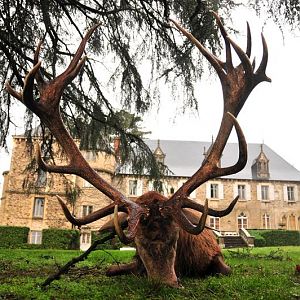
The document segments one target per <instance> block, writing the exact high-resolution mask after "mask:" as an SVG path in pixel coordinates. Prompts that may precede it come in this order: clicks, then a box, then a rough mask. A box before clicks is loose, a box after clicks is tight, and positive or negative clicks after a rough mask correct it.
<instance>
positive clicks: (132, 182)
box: [129, 179, 137, 196]
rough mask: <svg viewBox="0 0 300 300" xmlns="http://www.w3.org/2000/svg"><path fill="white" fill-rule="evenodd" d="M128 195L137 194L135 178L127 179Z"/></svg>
mask: <svg viewBox="0 0 300 300" xmlns="http://www.w3.org/2000/svg"><path fill="white" fill-rule="evenodd" d="M129 195H130V196H136V195H137V180H136V179H134V180H132V179H131V180H129Z"/></svg>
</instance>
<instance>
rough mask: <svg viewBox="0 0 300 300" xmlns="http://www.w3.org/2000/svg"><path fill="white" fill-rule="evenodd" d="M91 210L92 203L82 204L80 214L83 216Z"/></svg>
mask: <svg viewBox="0 0 300 300" xmlns="http://www.w3.org/2000/svg"><path fill="white" fill-rule="evenodd" d="M92 212H93V206H92V205H83V206H82V216H83V217H85V216H87V215H89V214H91V213H92Z"/></svg>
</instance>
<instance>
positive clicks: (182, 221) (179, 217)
mask: <svg viewBox="0 0 300 300" xmlns="http://www.w3.org/2000/svg"><path fill="white" fill-rule="evenodd" d="M202 208H203V211H202V215H201V218H200V219H199V222H198V224H197V225H196V226H195V225H193V224H192V223H191V221H190V220H189V219H188V218H187V217H186V215H185V214H184V213H183V211H182V210H180V212H179V214H175V215H174V217H175V219H176V221H177V223H178V224H179V225H180V227H181V228H182V229H183V230H185V231H187V232H188V233H190V234H195V235H196V234H199V233H201V232H202V231H203V229H204V228H205V222H206V219H207V215H208V212H209V208H208V200H207V199H206V200H205V204H204V206H202Z"/></svg>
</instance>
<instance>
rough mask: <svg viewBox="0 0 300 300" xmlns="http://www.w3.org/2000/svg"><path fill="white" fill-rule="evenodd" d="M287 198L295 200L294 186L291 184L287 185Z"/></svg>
mask: <svg viewBox="0 0 300 300" xmlns="http://www.w3.org/2000/svg"><path fill="white" fill-rule="evenodd" d="M286 189H287V200H288V201H291V202H294V201H295V188H294V187H293V186H287V188H286Z"/></svg>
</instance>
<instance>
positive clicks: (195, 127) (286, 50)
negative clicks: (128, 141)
mask: <svg viewBox="0 0 300 300" xmlns="http://www.w3.org/2000/svg"><path fill="white" fill-rule="evenodd" d="M246 21H249V23H250V27H251V31H252V43H253V49H252V56H256V63H257V65H258V64H259V62H260V58H261V49H262V46H261V39H260V32H261V31H263V33H264V36H265V38H266V40H267V43H268V48H269V62H268V67H267V75H268V76H269V77H271V79H272V83H261V84H259V85H258V86H257V87H256V88H255V90H254V91H253V92H252V94H251V95H250V96H249V98H248V100H247V102H246V104H245V106H244V108H243V109H242V111H241V113H240V114H239V117H238V120H239V123H240V124H241V126H242V128H243V131H244V134H245V136H246V139H247V141H248V142H253V143H262V142H264V143H265V144H266V145H268V146H269V147H271V148H272V149H273V150H274V151H275V152H277V153H278V154H279V155H281V156H282V157H283V158H284V159H285V160H286V161H288V162H289V163H290V164H292V165H293V166H294V167H296V168H297V169H298V170H300V158H299V154H300V141H299V138H300V135H299V127H300V126H299V118H300V99H299V98H300V95H299V86H300V77H299V75H298V72H297V71H298V70H299V67H300V62H299V59H298V57H299V53H300V32H297V33H290V32H288V31H285V32H284V40H283V37H282V34H281V32H280V31H279V29H278V28H277V27H276V26H274V24H272V23H271V22H269V23H267V24H266V25H264V23H263V22H264V20H263V18H261V20H259V19H258V18H256V17H254V15H253V14H250V13H249V11H248V10H247V9H239V10H238V11H237V12H236V13H235V14H234V16H233V24H234V25H233V26H234V28H236V29H238V30H239V31H240V32H241V35H239V36H238V37H234V40H235V41H237V43H238V44H239V45H240V46H242V47H244V45H245V44H246V37H245V29H246ZM225 25H226V24H225ZM263 27H264V28H263ZM297 34H298V37H297ZM222 59H223V58H222ZM298 85H299V86H298ZM198 90H199V92H198ZM198 95H199V97H197V98H198V100H199V113H195V112H191V111H186V113H185V114H182V112H181V111H180V110H179V109H178V105H176V104H174V103H173V102H172V100H171V98H170V97H171V96H170V95H169V94H168V92H167V91H164V90H163V91H162V97H161V103H160V108H159V110H157V109H153V110H152V111H151V112H150V113H148V114H147V115H146V116H144V121H145V122H144V127H145V129H147V130H150V131H151V132H152V134H151V135H150V136H149V138H154V139H169V140H170V139H175V140H199V141H210V140H211V138H212V135H213V136H216V134H217V131H218V128H219V122H220V119H221V111H222V102H223V100H222V92H221V86H220V83H219V80H218V78H217V77H216V76H212V75H209V74H207V75H206V76H205V78H203V79H202V80H201V82H200V83H199V86H198V87H197V93H196V96H198ZM230 141H236V138H235V134H234V135H232V137H231V138H230ZM202 152H203V149H199V155H202ZM9 163H10V158H9V156H8V155H7V154H5V153H4V151H2V150H0V174H2V172H3V171H5V170H8V169H9ZM2 180H3V178H2V176H1V175H0V195H1V183H2Z"/></svg>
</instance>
